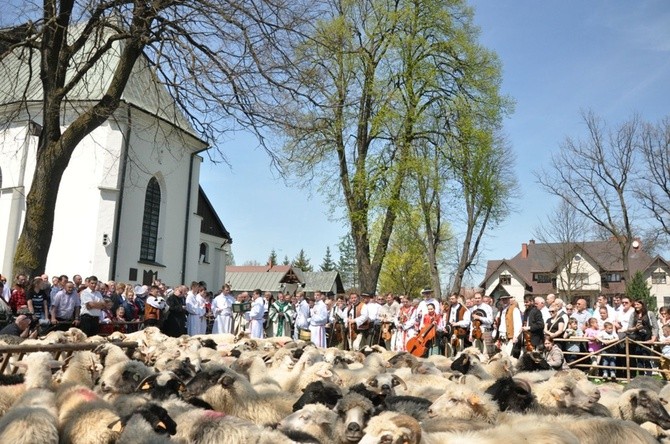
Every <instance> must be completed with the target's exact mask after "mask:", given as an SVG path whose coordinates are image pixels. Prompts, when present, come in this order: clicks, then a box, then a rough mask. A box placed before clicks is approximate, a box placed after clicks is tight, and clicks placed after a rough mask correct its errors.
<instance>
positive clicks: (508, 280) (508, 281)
mask: <svg viewBox="0 0 670 444" xmlns="http://www.w3.org/2000/svg"><path fill="white" fill-rule="evenodd" d="M500 285H512V275H511V274H501V275H500Z"/></svg>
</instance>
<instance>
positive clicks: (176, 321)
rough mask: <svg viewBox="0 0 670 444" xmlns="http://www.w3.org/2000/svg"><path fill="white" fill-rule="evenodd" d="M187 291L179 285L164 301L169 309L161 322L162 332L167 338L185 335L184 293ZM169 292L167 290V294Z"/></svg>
mask: <svg viewBox="0 0 670 444" xmlns="http://www.w3.org/2000/svg"><path fill="white" fill-rule="evenodd" d="M187 291H188V289H187V288H186V286H184V285H179V286H178V287H177V288H175V289H174V291H173V292H172V294H170V295H169V296H168V298H167V300H166V303H167V305H168V307H170V309H169V311H168V314H167V317H166V318H165V321H164V322H163V327H162V329H161V330H162V331H163V333H165V334H166V335H168V336H171V337H173V338H177V337H179V336H181V335H185V334H186V315H187V314H188V313H187V312H186V298H185V296H186V292H187ZM169 292H170V290H168V293H169Z"/></svg>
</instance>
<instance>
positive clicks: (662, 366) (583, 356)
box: [554, 337, 670, 382]
mask: <svg viewBox="0 0 670 444" xmlns="http://www.w3.org/2000/svg"><path fill="white" fill-rule="evenodd" d="M554 341H555V342H556V343H562V344H565V343H567V342H581V343H584V344H586V343H587V342H589V339H587V338H574V337H573V338H569V339H565V338H560V339H559V338H556V339H555V340H554ZM656 345H661V346H662V345H667V344H663V343H661V342H648V341H642V342H641V341H634V340H633V339H631V338H629V337H623V338H621V339H619V340H618V341H616V342H613V343H611V344H607V345H603V346H602V348H601V349H600V350H598V351H595V352H593V353H589V352H568V351H564V352H563V354H564V355H565V356H566V358H567V357H568V355H575V356H577V359H575V360H574V361H572V362H569V363H568V365H569V366H570V367H571V368H579V369H582V370H584V371H585V372H586V373H587V374H588V375H589V377H591V378H601V376H599V375H600V373H601V370H603V369H607V370H619V371H625V375H626V376H625V379H626V380H627V381H628V382H630V380H631V378H633V377H635V374H634V373H637V372H658V373H659V374H660V375H661V376H663V378H664V379H666V380H670V368H669V364H670V359H668V358H666V357H664V356H663V354H662V353H661V352H659V351H658V350H656V349H654V346H656ZM640 349H641V350H643V352H645V353H648V354H645V355H641V354H635V353H636V352H637V351H638V350H640ZM602 356H607V357H614V358H623V364H624V365H617V366H614V367H612V366H604V365H600V357H602ZM638 360H645V361H649V362H651V363H655V365H652V367H654V368H651V369H650V368H648V367H638V366H634V365H635V364H636V363H637V362H638ZM621 361H622V360H621V359H617V362H619V363H621ZM594 370H595V372H596V375H593V374H590V373H592V371H594ZM617 373H620V372H617Z"/></svg>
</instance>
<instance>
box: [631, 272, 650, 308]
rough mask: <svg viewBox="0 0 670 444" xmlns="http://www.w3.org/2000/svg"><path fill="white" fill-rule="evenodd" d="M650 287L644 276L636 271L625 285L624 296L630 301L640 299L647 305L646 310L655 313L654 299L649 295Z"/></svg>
mask: <svg viewBox="0 0 670 444" xmlns="http://www.w3.org/2000/svg"><path fill="white" fill-rule="evenodd" d="M650 290H651V287H650V286H649V285H647V281H646V279H645V278H644V274H643V273H642V272H641V271H638V272H636V273H635V275H633V277H632V278H631V279H630V282H628V283H627V284H626V295H628V297H630V298H631V299H632V300H635V299H642V300H643V301H645V303H646V305H647V310H649V311H656V298H655V297H654V296H652V295H651V291H650Z"/></svg>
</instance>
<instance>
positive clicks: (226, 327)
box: [212, 284, 235, 334]
mask: <svg viewBox="0 0 670 444" xmlns="http://www.w3.org/2000/svg"><path fill="white" fill-rule="evenodd" d="M234 303H235V298H234V297H233V295H232V294H231V293H230V285H228V284H225V285H224V286H223V289H222V291H221V293H219V295H217V296H216V297H215V298H214V300H213V301H212V313H213V314H214V326H213V327H212V333H213V334H219V333H232V332H233V304H234Z"/></svg>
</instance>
